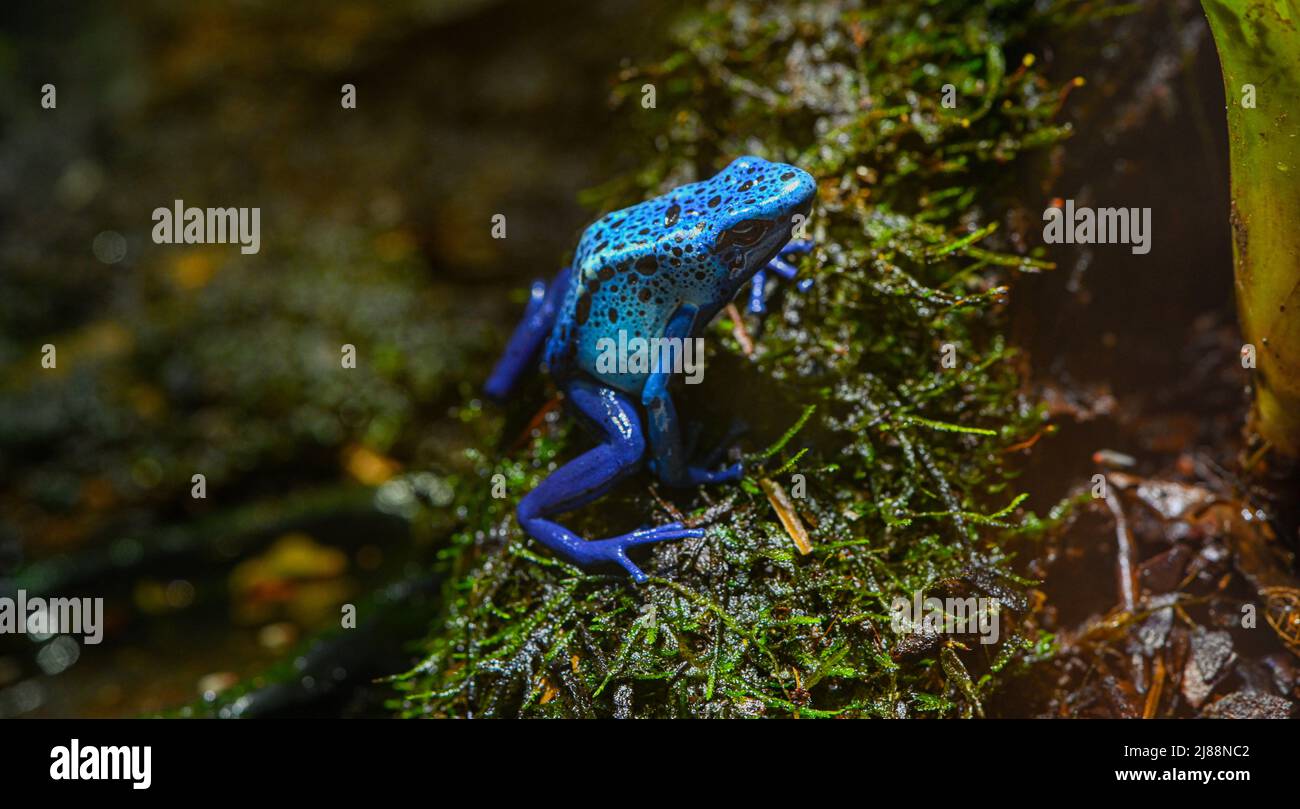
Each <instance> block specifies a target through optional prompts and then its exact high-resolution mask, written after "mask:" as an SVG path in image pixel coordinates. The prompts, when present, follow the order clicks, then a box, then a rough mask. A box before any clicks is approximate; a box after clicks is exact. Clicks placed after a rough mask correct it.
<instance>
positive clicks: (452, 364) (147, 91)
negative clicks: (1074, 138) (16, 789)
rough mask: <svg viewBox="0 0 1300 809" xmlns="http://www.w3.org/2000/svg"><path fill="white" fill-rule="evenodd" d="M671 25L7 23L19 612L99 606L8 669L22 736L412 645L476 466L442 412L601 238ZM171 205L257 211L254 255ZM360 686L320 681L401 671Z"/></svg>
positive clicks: (23, 651)
mask: <svg viewBox="0 0 1300 809" xmlns="http://www.w3.org/2000/svg"><path fill="white" fill-rule="evenodd" d="M669 11H670V9H669V8H667V7H666V4H662V3H639V2H631V1H630V0H629V1H627V2H623V1H622V0H620V1H619V2H608V3H602V4H597V5H593V4H589V3H584V2H567V1H566V0H561V2H555V3H546V4H534V3H524V2H517V3H508V2H485V1H484V0H397V1H396V2H389V3H384V4H362V3H336V4H318V3H308V2H274V3H269V2H268V3H258V2H247V3H226V2H196V3H185V4H176V3H171V2H163V1H162V0H159V1H158V2H136V3H129V4H102V3H91V2H85V3H81V2H50V3H39V4H29V3H21V4H14V5H13V6H11V7H10V8H7V9H6V12H5V17H6V20H5V23H4V29H3V34H2V35H0V115H2V116H3V122H2V123H0V221H3V222H4V227H3V231H2V233H0V582H2V583H3V587H2V588H0V589H3V590H4V591H5V593H6V594H11V593H12V591H14V590H16V589H20V588H21V589H24V590H25V591H26V592H28V593H29V594H30V595H36V594H37V593H55V594H59V595H66V596H74V595H75V596H90V597H103V598H105V599H106V605H107V606H106V613H107V615H106V622H107V624H108V631H107V640H106V641H105V643H103V644H102V645H100V646H84V645H80V644H78V643H77V642H74V641H72V639H70V638H64V639H50V638H40V637H31V636H27V637H16V636H3V637H0V716H15V715H24V716H49V715H69V714H76V715H134V714H139V713H148V712H153V711H158V710H162V709H164V708H174V707H176V706H180V705H184V704H186V703H188V702H191V701H193V700H196V699H198V698H200V697H202V696H203V695H204V694H205V693H206V694H208V695H209V696H211V695H212V694H213V693H215V692H216V691H220V690H221V689H223V688H226V687H228V686H230V685H231V684H233V683H235V682H237V681H239V680H241V679H242V678H245V677H247V676H249V675H254V674H257V673H259V672H261V671H262V670H263V669H265V668H266V667H267V666H268V665H270V664H271V663H273V662H274V661H280V660H288V661H292V663H293V664H294V665H297V666H299V667H302V666H307V665H311V664H312V661H311V660H310V659H309V657H310V656H309V655H296V654H295V650H296V649H297V647H298V646H300V645H302V644H303V638H304V637H305V636H307V635H309V634H311V633H313V632H315V631H317V630H319V629H322V628H325V627H330V626H333V627H337V626H338V622H339V615H340V605H341V604H343V603H357V604H361V603H362V602H363V601H366V600H367V599H371V600H377V601H379V602H386V601H389V600H391V601H394V602H395V603H396V604H399V605H400V609H399V608H397V607H393V608H392V609H390V610H389V611H388V612H384V611H383V610H381V609H378V608H370V607H369V606H367V607H366V608H365V609H363V610H362V612H361V616H362V620H364V619H365V617H366V616H374V615H392V616H395V617H394V620H406V621H411V622H412V624H411V626H413V627H420V626H422V624H421V623H420V621H421V617H422V615H423V616H424V617H426V618H427V615H425V614H424V613H422V612H421V610H422V609H424V606H427V604H426V603H425V601H423V600H421V599H423V597H424V596H423V595H422V594H423V593H426V592H428V591H430V590H431V588H432V587H433V583H432V582H424V584H427V585H428V587H423V586H422V581H423V580H422V578H421V572H422V571H425V570H427V569H428V564H427V563H428V561H429V560H428V558H427V557H428V554H429V553H430V543H429V538H430V537H431V536H433V535H435V534H436V532H437V525H438V520H439V519H440V517H439V514H440V508H441V507H444V506H446V505H447V504H448V503H449V502H450V499H451V494H450V492H449V491H447V488H446V485H445V483H444V481H443V480H442V478H441V477H440V475H439V471H438V470H439V469H441V468H444V467H445V465H446V464H448V463H454V461H453V460H451V459H453V458H454V457H456V456H457V455H458V453H459V450H460V449H462V448H463V446H465V444H466V443H467V442H469V441H470V440H471V437H469V436H465V435H463V434H462V432H461V430H460V429H459V427H458V422H457V421H456V420H455V419H454V418H449V412H450V410H451V408H453V406H455V405H458V404H459V403H460V402H461V400H462V397H463V395H464V394H466V393H467V392H469V391H471V390H472V387H471V386H472V385H473V384H475V383H476V380H477V378H478V376H479V375H480V373H481V370H482V367H483V366H484V364H485V363H488V362H490V361H491V359H492V353H491V352H493V351H494V350H495V349H496V347H497V346H498V345H499V343H500V341H501V339H502V337H503V335H502V334H500V332H501V331H502V330H504V329H507V328H509V320H510V318H511V317H512V316H513V314H512V313H513V312H514V311H515V307H516V305H517V303H518V293H519V292H520V291H521V290H520V288H519V285H520V283H521V282H522V281H524V280H526V279H529V278H531V277H534V276H536V275H545V274H549V273H551V272H553V271H554V270H555V269H556V268H558V266H559V264H558V262H560V261H561V260H563V258H564V255H565V252H566V251H567V250H570V249H571V248H572V245H573V242H574V240H575V238H576V236H577V234H579V233H580V232H581V228H582V227H583V226H584V225H585V223H586V221H587V218H588V212H587V211H585V210H584V209H583V208H582V207H581V206H580V205H579V204H578V203H577V195H578V191H579V190H580V189H583V188H585V187H588V186H591V185H593V184H595V183H596V182H597V181H598V180H600V179H601V178H602V177H604V176H607V172H608V171H609V170H610V166H611V165H615V164H617V163H618V162H619V157H618V154H617V152H618V150H617V149H616V148H615V149H610V148H609V146H610V144H607V143H606V142H605V139H606V138H607V137H608V133H609V132H610V131H611V126H610V122H609V117H610V116H611V113H610V112H609V109H608V105H607V103H606V102H607V97H608V95H609V92H610V87H611V84H610V82H611V81H612V79H613V76H614V74H615V73H616V72H617V70H618V69H619V66H620V64H624V63H626V61H627V60H628V59H630V58H632V57H635V56H638V55H642V54H644V53H646V52H647V51H648V50H652V49H653V48H654V47H655V43H656V39H655V31H656V30H657V25H658V21H659V20H661V19H662V18H663V15H665V14H666V13H668V12H669ZM47 83H49V84H53V85H55V87H56V92H57V107H56V108H55V109H48V110H47V109H42V107H41V105H40V98H41V89H40V88H41V87H42V86H43V85H45V84H47ZM345 83H350V84H354V85H355V86H356V87H357V104H356V109H343V108H342V107H341V104H340V99H341V92H340V88H341V86H342V85H343V84H345ZM606 154H608V155H610V160H609V161H607V162H606V163H605V164H604V165H602V160H601V157H600V156H601V155H606ZM626 160H627V159H626V158H624V160H623V162H626ZM176 199H181V200H184V201H185V204H186V205H187V206H198V207H209V206H211V207H225V206H237V207H240V206H247V207H260V208H261V230H262V243H261V251H260V253H258V254H256V255H243V254H241V253H240V251H239V249H238V247H237V246H235V245H155V244H153V243H152V241H151V238H150V233H151V228H152V221H151V218H150V217H151V213H152V211H153V209H154V208H156V207H158V206H170V205H171V204H172V202H173V200H176ZM496 213H501V214H504V215H505V216H506V217H507V220H508V227H509V238H508V239H506V240H503V241H494V240H492V239H491V237H490V233H489V228H490V225H491V217H492V216H493V214H496ZM512 296H513V297H512ZM46 344H52V345H54V346H55V347H56V350H57V367H56V368H54V369H43V368H42V366H41V362H40V359H41V347H42V346H43V345H46ZM343 344H352V345H355V346H356V347H357V352H358V361H357V365H356V368H355V369H353V370H346V371H345V370H341V368H340V346H342V345H343ZM194 474H203V475H204V476H205V477H206V487H207V492H206V494H207V496H206V498H205V499H195V498H193V497H191V487H192V485H193V484H192V482H191V481H192V476H193V475H194ZM444 511H445V510H444ZM441 519H444V520H445V519H446V517H441ZM367 603H369V602H367ZM422 605H424V606H422ZM376 634H377V633H369V634H368V635H367V637H370V638H373V637H374V636H375V635H376ZM378 634H383V633H378ZM412 634H418V629H417V630H412V631H411V632H407V633H406V636H407V637H408V638H409V637H410V636H411V635H412ZM395 643H397V642H395ZM341 654H342V657H341V658H340V657H338V655H334V656H332V657H331V658H330V665H329V666H328V669H329V670H328V671H325V672H322V673H321V674H320V675H319V676H315V675H313V676H311V677H304V678H302V680H303V681H306V682H308V683H313V682H314V687H315V689H316V690H317V691H319V690H321V689H328V688H329V687H330V685H331V683H330V682H329V681H331V680H337V681H340V682H344V681H345V682H348V683H354V682H358V681H359V682H364V681H366V679H367V678H368V677H370V676H374V675H376V674H388V673H392V672H393V671H395V670H399V669H400V668H402V667H403V666H404V665H405V664H406V661H407V657H406V656H405V654H404V653H403V650H402V649H401V647H400V643H398V645H395V646H392V647H388V646H385V647H383V648H364V649H357V650H350V651H347V652H345V653H341ZM349 655H350V656H349ZM339 659H342V660H344V661H347V660H354V661H355V662H354V663H352V664H348V663H346V662H345V663H344V664H337V663H338V660H339ZM336 664H337V665H336ZM280 696H281V697H283V698H284V700H285V704H286V705H291V704H292V702H293V699H295V698H296V697H295V696H293V695H289V696H285V695H280ZM318 696H319V695H318ZM350 698H355V697H350ZM360 699H361V700H362V703H364V704H359V705H357V706H353V707H352V708H349V707H348V706H339V710H345V711H346V710H354V711H356V712H367V711H373V710H376V705H377V704H376V703H366V702H365V699H364V698H360ZM318 704H319V703H318ZM278 706H279V703H276V705H275V706H274V707H278Z"/></svg>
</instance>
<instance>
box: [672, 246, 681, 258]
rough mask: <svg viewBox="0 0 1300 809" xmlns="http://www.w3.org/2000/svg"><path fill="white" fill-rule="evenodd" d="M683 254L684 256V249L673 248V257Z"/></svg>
mask: <svg viewBox="0 0 1300 809" xmlns="http://www.w3.org/2000/svg"><path fill="white" fill-rule="evenodd" d="M681 254H682V248H680V247H674V248H673V255H674V256H680V255H681Z"/></svg>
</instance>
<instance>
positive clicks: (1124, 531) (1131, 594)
mask: <svg viewBox="0 0 1300 809" xmlns="http://www.w3.org/2000/svg"><path fill="white" fill-rule="evenodd" d="M1106 507H1107V508H1109V509H1110V513H1111V515H1112V516H1114V517H1115V540H1116V544H1117V545H1118V551H1119V553H1118V558H1117V559H1116V563H1117V566H1116V574H1117V576H1118V578H1119V593H1120V598H1121V600H1122V601H1123V603H1124V610H1125V611H1126V612H1130V613H1131V612H1134V611H1135V610H1136V609H1137V576H1136V567H1135V566H1134V564H1133V535H1132V534H1130V533H1129V530H1128V520H1127V519H1125V518H1124V508H1123V507H1122V506H1121V505H1120V503H1119V498H1118V497H1117V496H1116V495H1115V492H1114V491H1113V490H1112V487H1111V486H1107V487H1106Z"/></svg>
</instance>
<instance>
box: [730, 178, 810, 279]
mask: <svg viewBox="0 0 1300 809" xmlns="http://www.w3.org/2000/svg"><path fill="white" fill-rule="evenodd" d="M707 184H708V185H712V186H714V188H713V192H714V196H713V197H710V198H709V199H708V200H707V201H706V202H705V206H706V211H707V212H708V215H709V216H710V218H711V219H712V220H713V221H712V223H711V224H712V225H713V227H711V228H709V234H710V236H711V238H712V244H711V245H709V249H710V252H711V253H712V254H713V255H714V256H715V257H716V258H717V260H718V261H719V262H720V263H721V264H722V265H723V266H724V267H726V268H727V278H728V281H730V282H731V283H733V284H735V285H736V287H737V288H739V285H740V284H741V283H743V282H745V281H747V280H748V279H749V278H751V277H752V276H753V275H754V273H756V272H758V271H759V270H760V269H762V268H763V267H765V266H766V265H767V263H768V262H769V261H771V260H772V259H773V258H774V257H775V256H776V255H777V253H778V252H780V250H781V248H782V247H784V246H785V244H786V242H788V241H790V237H791V235H792V231H793V229H794V228H795V227H797V226H798V224H799V221H798V220H796V217H803V218H807V216H808V212H809V210H810V209H811V208H812V202H813V197H814V196H815V195H816V193H817V184H816V183H815V182H814V181H813V178H812V176H811V175H809V174H808V172H806V171H804V170H802V169H797V168H795V167H794V166H790V165H787V164H785V163H769V162H768V161H766V160H764V159H762V158H761V157H753V156H746V157H739V158H736V159H735V160H733V161H732V162H731V165H729V166H727V167H726V168H725V169H723V170H722V171H721V172H719V173H718V174H717V175H716V176H714V177H713V178H712V179H711V180H709V181H708V183H707ZM714 200H716V201H717V202H716V204H714Z"/></svg>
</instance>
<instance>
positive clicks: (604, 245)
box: [592, 241, 609, 253]
mask: <svg viewBox="0 0 1300 809" xmlns="http://www.w3.org/2000/svg"><path fill="white" fill-rule="evenodd" d="M606 247H609V242H607V241H605V242H601V243H600V244H598V245H596V249H595V250H593V251H592V253H599V252H600V251H601V250H604V249H605V248H606Z"/></svg>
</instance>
